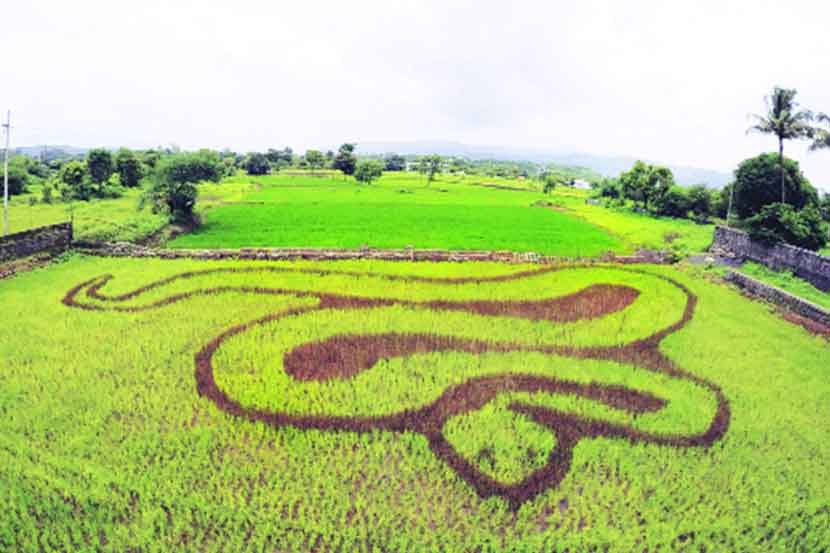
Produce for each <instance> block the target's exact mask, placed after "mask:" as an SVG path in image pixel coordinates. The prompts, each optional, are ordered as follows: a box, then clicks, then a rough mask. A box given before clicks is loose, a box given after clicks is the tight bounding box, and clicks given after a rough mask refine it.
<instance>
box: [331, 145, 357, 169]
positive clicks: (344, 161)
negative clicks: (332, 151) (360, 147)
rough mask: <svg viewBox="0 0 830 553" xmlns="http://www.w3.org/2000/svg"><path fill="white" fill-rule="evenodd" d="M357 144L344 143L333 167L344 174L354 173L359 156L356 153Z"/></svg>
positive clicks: (338, 151)
mask: <svg viewBox="0 0 830 553" xmlns="http://www.w3.org/2000/svg"><path fill="white" fill-rule="evenodd" d="M355 148H356V145H355V144H349V143H346V144H343V145H342V146H340V149H339V150H337V155H336V156H335V158H334V162H333V163H332V168H333V169H336V170H338V171H341V172H342V173H343V174H344V175H347V176H348V175H354V172H355V167H356V165H357V158H356V157H355V155H354V150H355Z"/></svg>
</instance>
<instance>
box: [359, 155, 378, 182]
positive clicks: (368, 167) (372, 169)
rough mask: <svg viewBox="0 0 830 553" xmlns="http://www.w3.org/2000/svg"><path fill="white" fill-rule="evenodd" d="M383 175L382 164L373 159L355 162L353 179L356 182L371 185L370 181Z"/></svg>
mask: <svg viewBox="0 0 830 553" xmlns="http://www.w3.org/2000/svg"><path fill="white" fill-rule="evenodd" d="M381 175H383V163H381V162H380V161H377V160H374V159H362V160H360V161H358V162H357V166H356V167H355V171H354V178H355V180H357V182H362V183H364V184H372V181H373V180H375V179H377V178H380V176H381Z"/></svg>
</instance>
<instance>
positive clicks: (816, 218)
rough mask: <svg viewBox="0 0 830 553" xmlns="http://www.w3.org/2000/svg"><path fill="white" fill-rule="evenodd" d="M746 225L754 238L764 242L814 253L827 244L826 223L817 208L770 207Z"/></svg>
mask: <svg viewBox="0 0 830 553" xmlns="http://www.w3.org/2000/svg"><path fill="white" fill-rule="evenodd" d="M745 225H746V227H747V230H748V231H749V235H750V236H751V237H752V238H753V239H755V240H759V241H761V242H765V243H770V244H772V243H776V242H785V243H787V244H792V245H793V246H799V247H801V248H806V249H808V250H814V251H816V250H819V249H821V248H823V247H824V246H826V245H827V233H828V228H827V224H826V223H824V222H823V221H822V219H821V213H820V212H819V210H818V209H817V208H816V207H814V206H809V207H806V208H804V209H801V210H797V209H795V208H793V206H791V205H790V204H782V203H773V204H769V205H766V206H764V207H763V208H761V211H760V213H758V214H757V215H755V216H753V217H750V218H749V219H747V220H746V221H745Z"/></svg>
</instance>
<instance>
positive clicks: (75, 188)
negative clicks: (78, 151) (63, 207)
mask: <svg viewBox="0 0 830 553" xmlns="http://www.w3.org/2000/svg"><path fill="white" fill-rule="evenodd" d="M60 179H61V181H62V182H63V183H64V184H65V185H66V189H65V190H64V192H62V195H63V196H64V198H65V199H75V200H84V201H86V200H89V199H90V198H92V196H93V195H94V190H93V187H92V180H91V179H90V178H89V175H88V173H87V165H86V164H85V163H83V162H81V161H70V162H69V163H67V164H66V165H64V166H63V168H62V169H61V172H60Z"/></svg>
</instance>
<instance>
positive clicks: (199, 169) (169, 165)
mask: <svg viewBox="0 0 830 553" xmlns="http://www.w3.org/2000/svg"><path fill="white" fill-rule="evenodd" d="M223 171H224V166H223V164H222V160H221V159H220V158H219V155H218V154H217V153H216V152H211V151H210V150H199V151H198V152H193V153H176V154H172V155H170V156H167V157H163V158H161V159H160V160H159V161H158V162H157V163H156V171H155V172H156V177H157V178H162V179H163V180H166V181H170V182H191V183H198V182H202V181H211V182H219V180H220V179H221V178H222V174H223Z"/></svg>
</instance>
